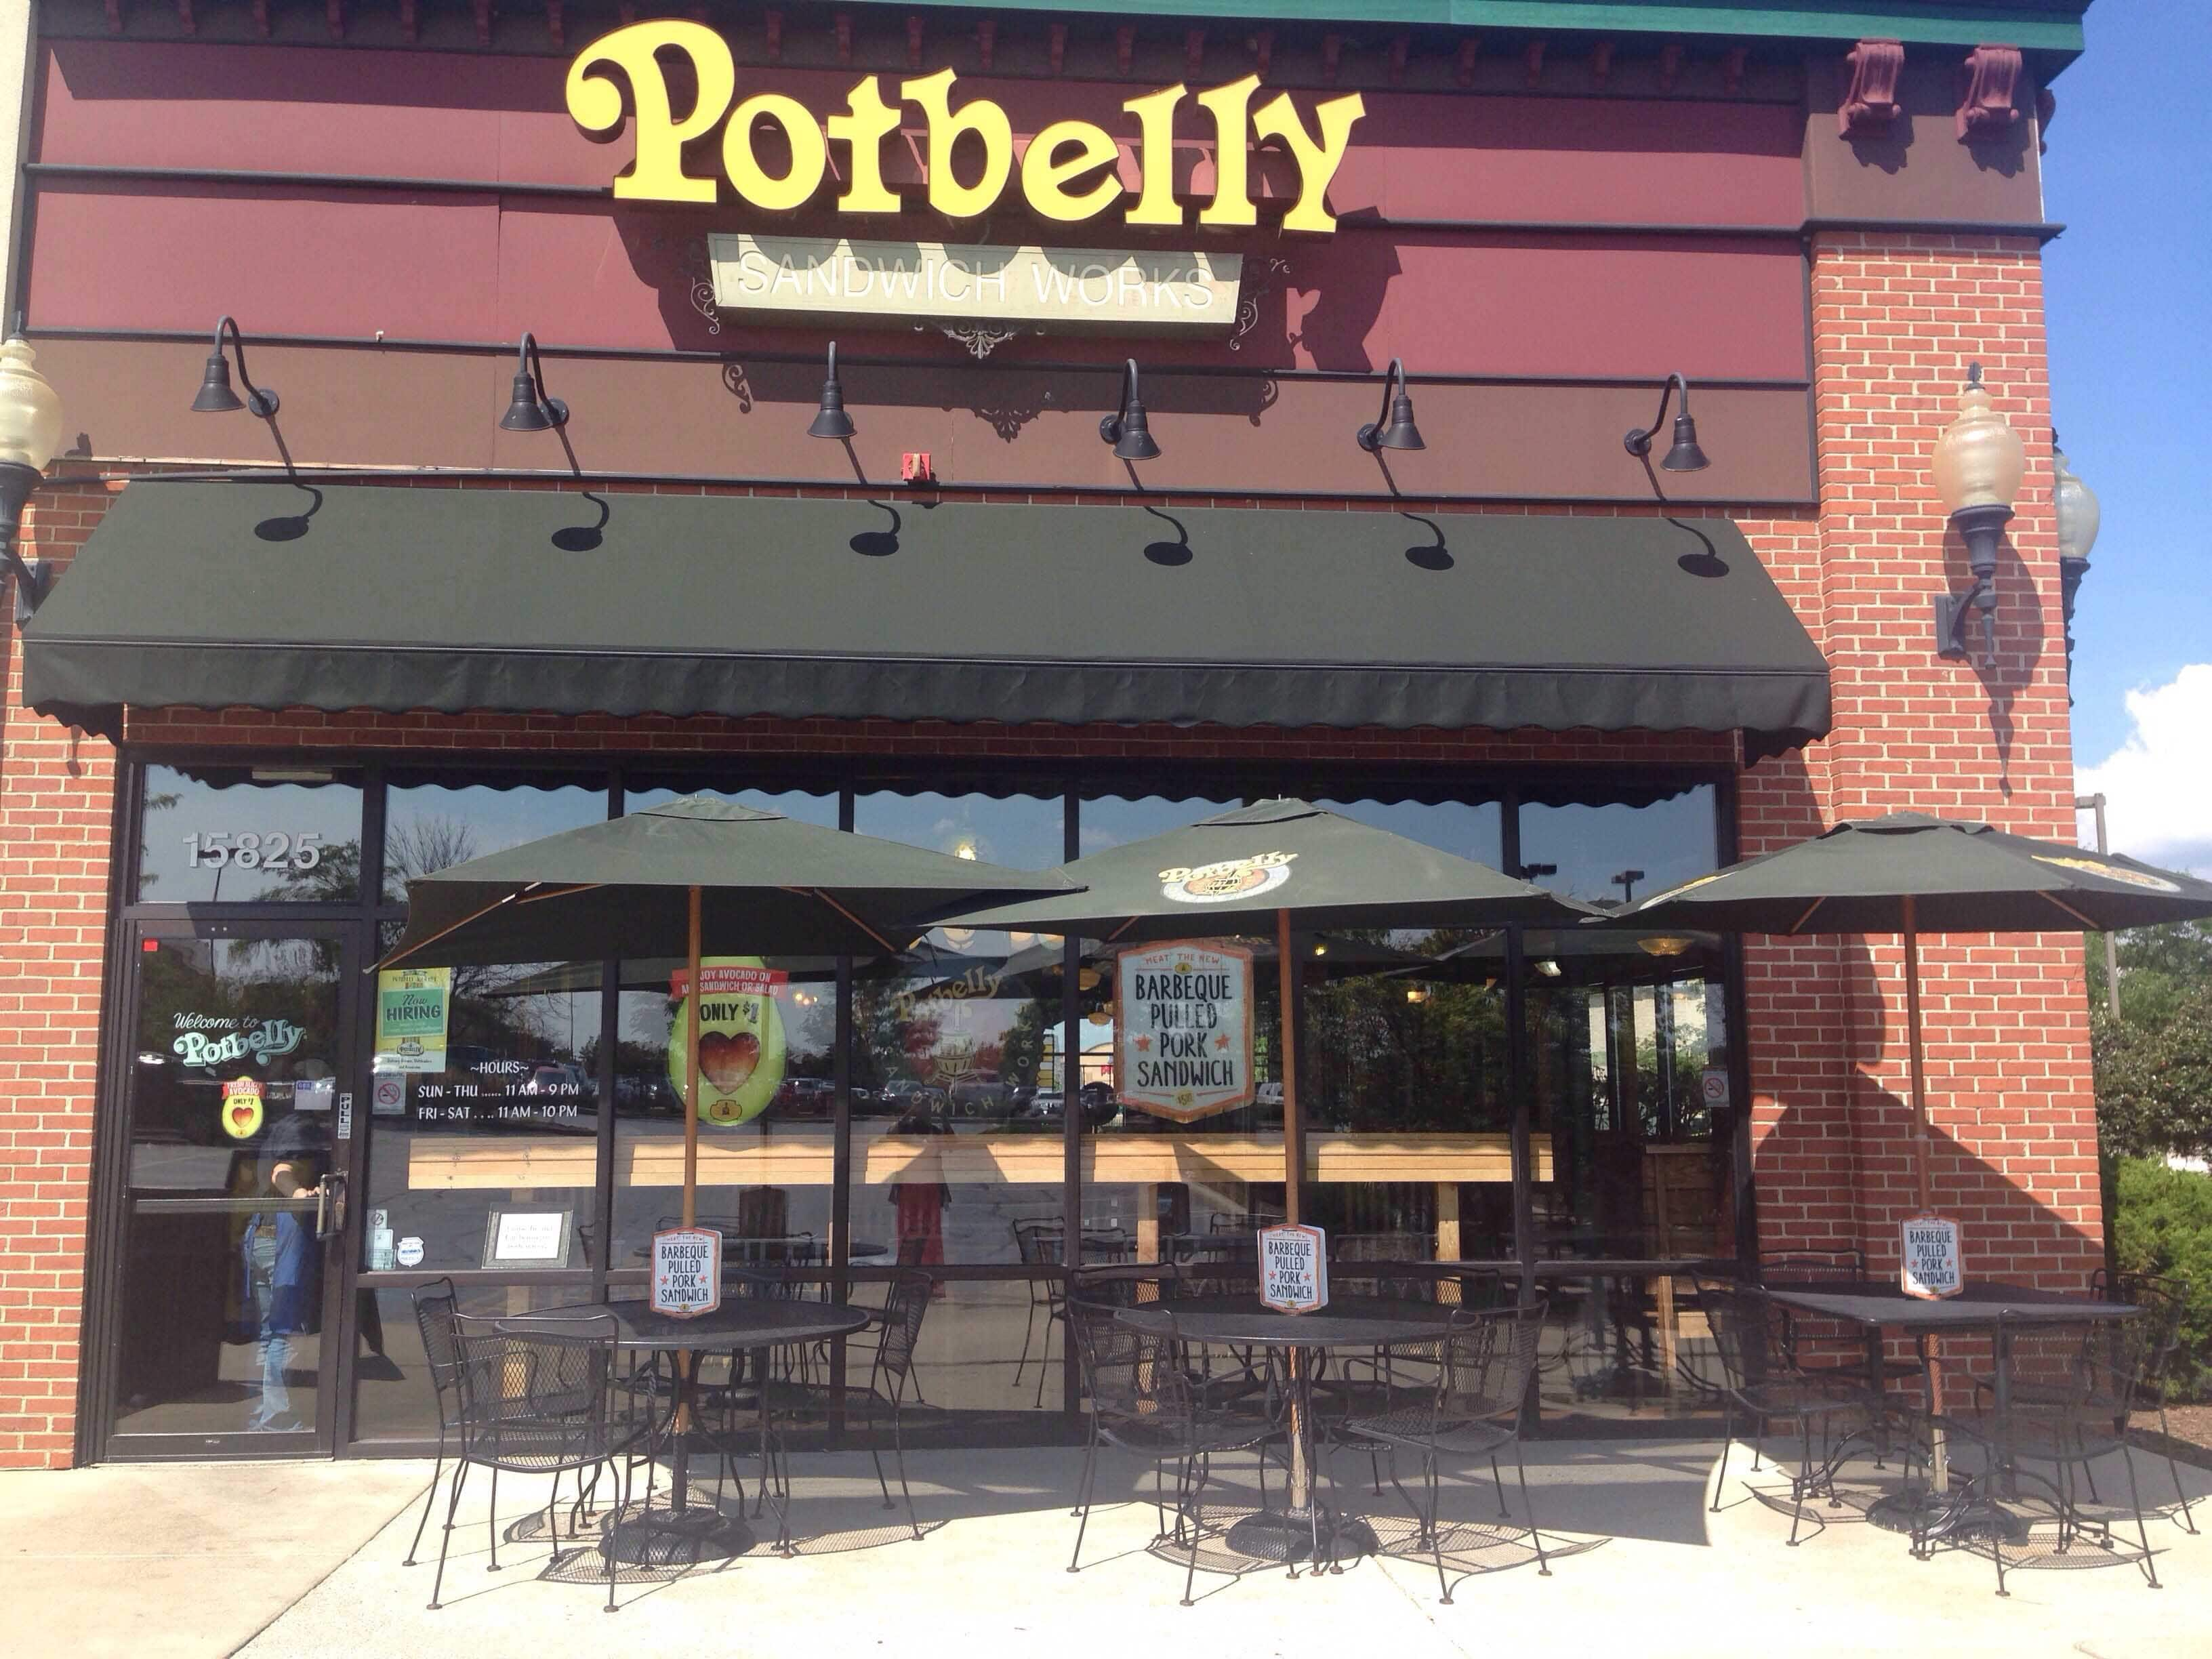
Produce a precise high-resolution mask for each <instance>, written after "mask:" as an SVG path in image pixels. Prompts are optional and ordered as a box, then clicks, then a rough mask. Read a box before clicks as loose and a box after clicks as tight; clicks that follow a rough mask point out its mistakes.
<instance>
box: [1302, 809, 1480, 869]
mask: <svg viewBox="0 0 2212 1659" xmlns="http://www.w3.org/2000/svg"><path fill="white" fill-rule="evenodd" d="M1316 805H1322V806H1326V807H1327V808H1328V810H1329V811H1332V812H1341V813H1342V814H1343V815H1344V816H1345V817H1348V818H1357V819H1358V821H1359V822H1360V823H1366V824H1372V825H1373V826H1374V827H1375V828H1376V829H1388V830H1389V831H1390V832H1391V834H1393V835H1397V836H1405V838H1406V839H1407V841H1418V842H1421V843H1422V844H1423V845H1424V846H1428V847H1434V848H1439V849H1441V850H1442V851H1443V852H1447V853H1449V854H1452V855H1453V856H1454V857H1455V858H1462V859H1473V860H1474V861H1475V862H1476V863H1477V864H1486V865H1488V866H1490V867H1491V868H1492V869H1493V870H1495V869H1498V868H1499V867H1500V866H1502V865H1503V864H1504V860H1505V853H1504V847H1505V838H1504V813H1503V812H1502V811H1500V809H1499V806H1498V803H1497V802H1496V801H1494V800H1478V801H1460V800H1447V801H1419V800H1390V801H1383V800H1324V801H1320V802H1317V803H1316Z"/></svg>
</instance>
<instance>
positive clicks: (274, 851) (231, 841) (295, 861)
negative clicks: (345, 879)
mask: <svg viewBox="0 0 2212 1659" xmlns="http://www.w3.org/2000/svg"><path fill="white" fill-rule="evenodd" d="M322 839H323V838H322V836H320V835H319V834H317V833H313V832H308V833H305V834H301V835H296V836H295V835H288V834H286V833H285V832H284V831H283V830H282V829H271V830H270V831H269V832H268V833H266V834H265V835H264V834H263V833H261V832H260V831H258V830H253V829H241V830H240V831H239V832H238V833H237V834H235V835H231V834H228V833H218V834H210V835H193V836H185V855H186V861H187V862H188V863H189V864H190V865H191V867H192V868H193V869H195V870H221V869H222V868H224V867H225V866H228V865H236V866H238V867H239V868H240V869H241V870H312V869H313V868H314V867H315V866H317V865H319V864H320V863H321V862H322V861H323V849H322V846H321V844H320V843H321V842H322Z"/></svg>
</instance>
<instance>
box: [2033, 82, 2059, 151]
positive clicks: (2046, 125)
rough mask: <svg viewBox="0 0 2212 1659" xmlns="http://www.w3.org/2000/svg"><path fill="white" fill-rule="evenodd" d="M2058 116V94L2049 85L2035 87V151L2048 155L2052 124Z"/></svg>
mask: <svg viewBox="0 0 2212 1659" xmlns="http://www.w3.org/2000/svg"><path fill="white" fill-rule="evenodd" d="M2057 118H2058V94H2057V93H2055V92H2053V91H2051V88H2049V87H2038V88H2036V89H2035V153H2036V154H2037V155H2048V154H2049V153H2050V150H2051V123H2052V122H2053V121H2055V120H2057Z"/></svg>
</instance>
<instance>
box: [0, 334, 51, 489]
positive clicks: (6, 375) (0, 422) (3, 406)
mask: <svg viewBox="0 0 2212 1659" xmlns="http://www.w3.org/2000/svg"><path fill="white" fill-rule="evenodd" d="M38 355H39V354H38V353H37V352H35V351H33V350H32V349H31V348H30V346H29V345H28V344H27V343H25V341H24V340H23V338H22V337H21V335H17V336H15V337H12V338H10V339H9V341H8V342H7V343H5V344H0V462H6V463H9V464H11V465H16V466H27V467H29V468H31V469H32V470H33V471H38V472H43V471H46V463H47V462H49V461H51V460H52V459H53V458H54V452H55V451H56V450H57V449H58V448H59V447H61V441H62V400H61V398H59V397H58V396H57V395H56V394H55V392H54V389H53V387H52V386H50V385H48V384H47V382H46V376H45V375H43V374H40V373H39V371H38V370H37V369H36V368H33V366H32V365H33V363H34V362H36V361H37V359H38Z"/></svg>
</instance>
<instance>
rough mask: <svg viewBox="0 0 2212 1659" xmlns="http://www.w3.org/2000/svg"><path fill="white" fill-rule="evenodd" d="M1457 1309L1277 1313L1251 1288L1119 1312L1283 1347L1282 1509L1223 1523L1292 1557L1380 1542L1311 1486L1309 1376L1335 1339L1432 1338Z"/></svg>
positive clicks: (1131, 1320) (1187, 1332)
mask: <svg viewBox="0 0 2212 1659" xmlns="http://www.w3.org/2000/svg"><path fill="white" fill-rule="evenodd" d="M1458 1312H1459V1310H1458V1309H1456V1308H1455V1307H1454V1306H1452V1305H1451V1304H1449V1303H1437V1302H1407V1301H1400V1300H1395V1299H1390V1298H1385V1297H1366V1296H1346V1297H1337V1298H1335V1299H1334V1300H1333V1301H1332V1302H1330V1304H1328V1307H1326V1308H1324V1309H1322V1310H1321V1311H1320V1312H1318V1313H1310V1314H1282V1313H1277V1312H1276V1311H1275V1310H1273V1309H1272V1308H1270V1307H1268V1306H1267V1304H1265V1303H1263V1302H1261V1300H1260V1298H1259V1297H1256V1296H1194V1297H1176V1298H1172V1299H1170V1300H1168V1301H1164V1302H1145V1303H1139V1304H1137V1305H1136V1306H1134V1307H1131V1308H1124V1309H1122V1310H1121V1311H1120V1312H1118V1313H1116V1314H1115V1320H1116V1321H1117V1322H1120V1323H1121V1324H1124V1325H1127V1326H1128V1327H1129V1328H1131V1329H1132V1330H1135V1331H1141V1332H1144V1333H1145V1334H1147V1335H1151V1336H1162V1337H1164V1336H1166V1335H1167V1334H1169V1330H1170V1322H1172V1325H1173V1329H1174V1334H1176V1336H1178V1337H1181V1338H1182V1339H1183V1340H1186V1341H1191V1342H1207V1343H1218V1344H1219V1345H1220V1346H1224V1347H1230V1348H1264V1349H1268V1350H1271V1351H1276V1352H1280V1353H1281V1354H1282V1355H1283V1358H1284V1360H1285V1372H1286V1373H1287V1376H1288V1382H1289V1389H1288V1390H1287V1393H1288V1398H1289V1403H1290V1494H1289V1499H1288V1502H1287V1504H1286V1505H1285V1508H1284V1509H1282V1510H1261V1511H1259V1512H1258V1513H1257V1514H1255V1515H1249V1516H1245V1517H1244V1518H1243V1520H1241V1521H1239V1522H1237V1523H1236V1524H1235V1525H1234V1526H1232V1527H1231V1528H1230V1529H1229V1543H1230V1547H1231V1548H1233V1549H1235V1550H1237V1551H1238V1552H1239V1553H1242V1554H1245V1555H1249V1556H1253V1557H1255V1558H1256V1559H1260V1560H1262V1561H1283V1562H1290V1563H1295V1562H1298V1561H1303V1560H1304V1559H1307V1558H1308V1557H1309V1556H1310V1557H1311V1558H1312V1559H1314V1560H1315V1561H1316V1562H1319V1561H1321V1560H1322V1559H1324V1558H1326V1559H1328V1560H1331V1561H1334V1560H1337V1559H1340V1558H1341V1557H1343V1556H1345V1555H1371V1554H1373V1553H1375V1551H1376V1541H1375V1534H1373V1533H1372V1532H1371V1531H1370V1530H1369V1529H1368V1528H1367V1525H1366V1523H1365V1522H1362V1521H1359V1520H1357V1519H1353V1518H1349V1517H1345V1516H1339V1515H1337V1514H1336V1513H1335V1512H1334V1510H1331V1509H1330V1508H1329V1507H1328V1505H1326V1504H1322V1503H1319V1502H1317V1501H1316V1498H1315V1496H1314V1470H1315V1468H1316V1459H1315V1455H1314V1409H1313V1383H1314V1378H1315V1376H1316V1374H1317V1373H1318V1372H1319V1371H1320V1370H1321V1369H1322V1365H1323V1364H1325V1363H1326V1362H1325V1359H1324V1356H1325V1355H1326V1354H1327V1353H1328V1352H1329V1351H1330V1350H1332V1349H1337V1348H1354V1349H1368V1350H1372V1349H1375V1348H1387V1347H1389V1346H1392V1345H1393V1344H1395V1343H1401V1342H1433V1341H1435V1340H1437V1338H1438V1337H1440V1336H1442V1335H1443V1334H1444V1332H1445V1331H1446V1330H1447V1329H1448V1328H1449V1327H1450V1325H1451V1322H1452V1321H1453V1319H1454V1318H1455V1316H1456V1315H1457V1314H1458Z"/></svg>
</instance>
